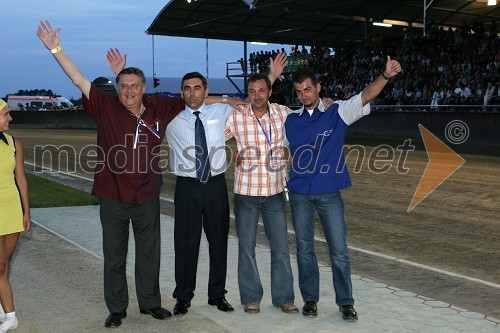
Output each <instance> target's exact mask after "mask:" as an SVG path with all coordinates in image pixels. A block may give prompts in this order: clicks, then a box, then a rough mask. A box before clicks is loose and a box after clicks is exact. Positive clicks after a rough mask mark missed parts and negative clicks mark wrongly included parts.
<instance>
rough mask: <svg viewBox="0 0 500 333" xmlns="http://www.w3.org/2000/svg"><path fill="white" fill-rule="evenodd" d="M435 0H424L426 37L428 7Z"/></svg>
mask: <svg viewBox="0 0 500 333" xmlns="http://www.w3.org/2000/svg"><path fill="white" fill-rule="evenodd" d="M433 2H434V0H429V3H427V0H424V37H425V36H426V35H427V31H426V30H427V29H426V26H427V24H426V21H427V9H428V8H429V7H430V6H431V5H432V3H433Z"/></svg>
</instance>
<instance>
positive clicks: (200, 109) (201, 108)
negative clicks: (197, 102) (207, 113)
mask: <svg viewBox="0 0 500 333" xmlns="http://www.w3.org/2000/svg"><path fill="white" fill-rule="evenodd" d="M204 110H205V103H203V104H202V105H201V106H200V108H199V109H198V110H193V109H191V108H190V107H189V106H187V105H186V108H185V109H184V111H185V112H187V113H189V114H193V112H196V111H200V114H202V113H203V112H204Z"/></svg>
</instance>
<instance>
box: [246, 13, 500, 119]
mask: <svg viewBox="0 0 500 333" xmlns="http://www.w3.org/2000/svg"><path fill="white" fill-rule="evenodd" d="M402 33H403V34H402V35H399V36H396V37H392V38H382V37H381V36H378V35H377V36H373V37H371V38H368V39H366V40H364V43H363V45H359V44H355V43H351V44H347V45H344V46H342V47H336V48H330V47H328V46H324V45H321V46H319V45H316V46H312V47H310V50H309V51H308V50H307V49H306V47H305V46H302V49H300V50H299V46H298V45H296V46H292V48H291V51H290V53H289V54H288V56H289V57H290V56H297V55H303V56H305V57H307V58H308V60H307V62H306V64H305V66H307V67H309V68H311V69H312V70H314V71H315V72H316V73H317V75H318V80H319V82H320V83H321V86H322V94H323V96H324V97H330V98H332V99H334V100H337V99H348V98H349V97H351V96H352V95H354V94H356V93H357V92H359V91H361V90H363V88H364V87H365V86H366V85H367V84H368V83H369V82H371V81H373V80H374V78H376V77H377V76H378V75H380V73H381V72H382V70H383V65H384V63H385V60H386V59H385V57H386V55H388V54H390V55H394V57H393V58H395V59H397V60H398V61H399V62H400V63H401V64H402V66H403V68H405V71H404V72H403V73H401V74H400V75H398V77H397V78H396V79H394V80H391V82H389V84H388V85H387V86H386V88H385V89H384V91H383V92H382V93H381V94H380V95H379V96H378V98H377V99H376V100H374V101H373V102H372V103H373V106H374V107H377V106H381V105H384V106H393V107H396V108H398V106H401V105H405V106H411V107H412V108H413V109H417V110H429V109H438V108H440V107H442V108H444V109H448V110H450V109H453V108H454V107H456V106H463V105H465V106H469V109H475V110H493V109H494V108H493V107H491V105H497V104H500V82H499V80H498V78H499V69H500V50H499V47H498V29H497V25H496V22H494V21H493V22H491V23H490V25H489V27H488V29H486V28H485V26H484V24H483V23H482V22H480V21H478V22H476V23H475V24H474V25H473V26H472V27H469V26H468V25H467V23H466V22H464V23H463V25H462V26H461V27H459V28H457V29H455V30H453V29H452V28H448V29H444V28H437V27H431V29H430V32H429V33H428V35H427V36H425V37H424V36H422V32H421V30H415V32H414V33H411V32H410V31H409V30H406V31H403V32H402ZM332 51H333V54H332ZM278 52H285V50H284V49H281V50H276V51H272V52H270V51H267V52H264V51H260V52H254V53H251V54H250V71H249V72H251V73H257V72H262V73H265V72H267V71H268V62H269V60H268V59H269V57H274V56H275V55H276V53H278ZM273 91H274V94H273V100H274V101H276V102H279V103H286V104H287V105H293V104H295V101H296V99H295V98H296V97H295V94H294V91H293V83H292V80H291V72H290V71H289V72H288V73H285V75H284V77H283V78H282V80H280V81H277V82H276V83H275V86H273ZM444 106H446V107H444Z"/></svg>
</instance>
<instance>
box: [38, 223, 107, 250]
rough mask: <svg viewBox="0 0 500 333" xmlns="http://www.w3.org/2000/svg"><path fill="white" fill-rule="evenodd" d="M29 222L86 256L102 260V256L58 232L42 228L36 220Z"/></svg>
mask: <svg viewBox="0 0 500 333" xmlns="http://www.w3.org/2000/svg"><path fill="white" fill-rule="evenodd" d="M31 222H33V223H35V224H36V225H37V226H39V227H40V228H42V229H45V230H47V231H48V232H50V233H52V234H54V235H56V236H57V237H60V238H62V239H63V240H65V241H66V242H68V243H70V244H72V245H74V246H76V247H77V248H79V249H80V250H83V251H85V252H87V253H88V254H91V255H93V256H94V257H96V258H99V259H101V260H104V258H103V256H101V255H99V254H97V253H95V252H94V251H92V250H90V249H87V248H86V247H84V246H81V245H80V244H78V243H76V242H74V241H72V240H71V239H69V238H67V237H65V236H63V235H61V234H60V233H58V232H56V231H54V230H52V229H50V228H48V227H46V226H44V225H43V224H41V223H40V222H38V221H36V220H34V219H31Z"/></svg>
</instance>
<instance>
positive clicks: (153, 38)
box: [151, 35, 156, 84]
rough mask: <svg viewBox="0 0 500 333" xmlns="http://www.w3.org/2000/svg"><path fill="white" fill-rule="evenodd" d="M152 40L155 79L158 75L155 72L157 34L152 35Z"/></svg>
mask: <svg viewBox="0 0 500 333" xmlns="http://www.w3.org/2000/svg"><path fill="white" fill-rule="evenodd" d="M151 40H152V45H153V80H154V78H155V77H156V73H155V35H151ZM153 84H154V83H153Z"/></svg>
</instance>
